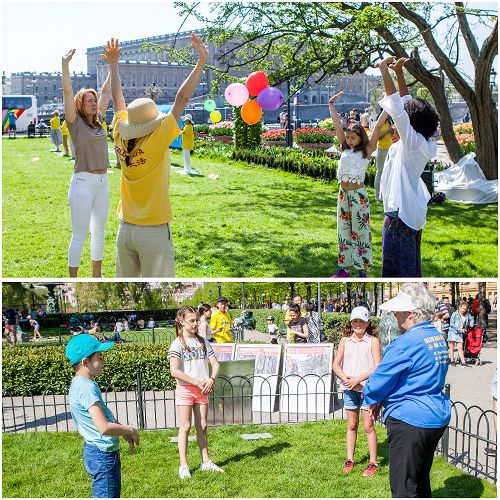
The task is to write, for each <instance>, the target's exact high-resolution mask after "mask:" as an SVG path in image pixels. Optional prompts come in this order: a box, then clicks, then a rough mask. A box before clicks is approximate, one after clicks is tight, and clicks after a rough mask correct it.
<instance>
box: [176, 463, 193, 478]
mask: <svg viewBox="0 0 500 500" xmlns="http://www.w3.org/2000/svg"><path fill="white" fill-rule="evenodd" d="M179 477H180V478H181V479H189V478H190V477H191V472H189V467H188V466H187V465H181V466H180V467H179Z"/></svg>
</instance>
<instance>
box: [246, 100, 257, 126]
mask: <svg viewBox="0 0 500 500" xmlns="http://www.w3.org/2000/svg"><path fill="white" fill-rule="evenodd" d="M261 118H262V108H261V107H260V106H259V103H258V102H257V101H253V100H249V101H247V102H246V103H245V104H243V106H241V119H242V120H243V121H244V122H245V123H248V125H255V124H256V123H257V122H259V121H260V119H261Z"/></svg>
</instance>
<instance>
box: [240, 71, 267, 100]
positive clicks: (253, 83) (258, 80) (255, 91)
mask: <svg viewBox="0 0 500 500" xmlns="http://www.w3.org/2000/svg"><path fill="white" fill-rule="evenodd" d="M245 85H246V87H247V89H248V92H249V94H250V95H251V96H258V95H259V94H260V92H261V91H262V90H264V89H265V88H266V87H267V86H268V85H269V78H267V75H266V74H265V73H264V72H263V71H255V73H250V75H248V78H247V83H246V84H245Z"/></svg>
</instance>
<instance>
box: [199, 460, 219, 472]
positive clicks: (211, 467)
mask: <svg viewBox="0 0 500 500" xmlns="http://www.w3.org/2000/svg"><path fill="white" fill-rule="evenodd" d="M200 470H210V471H212V472H224V471H223V470H222V469H221V468H220V467H219V466H218V465H215V464H214V463H213V462H212V460H209V461H208V462H205V463H204V464H201V465H200Z"/></svg>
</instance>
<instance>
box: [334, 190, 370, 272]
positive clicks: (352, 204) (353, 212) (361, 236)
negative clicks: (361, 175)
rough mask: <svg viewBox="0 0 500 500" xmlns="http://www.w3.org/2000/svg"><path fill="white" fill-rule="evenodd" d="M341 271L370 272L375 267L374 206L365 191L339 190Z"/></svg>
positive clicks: (338, 215)
mask: <svg viewBox="0 0 500 500" xmlns="http://www.w3.org/2000/svg"><path fill="white" fill-rule="evenodd" d="M337 232H338V238H339V267H342V268H344V269H347V268H349V267H351V266H352V267H354V268H355V269H356V270H358V271H364V272H365V271H367V270H368V269H370V267H371V265H372V234H371V231H370V204H369V203H368V194H367V193H366V189H365V188H364V187H362V188H360V189H353V190H351V191H345V190H344V189H342V188H339V199H338V205H337Z"/></svg>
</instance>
